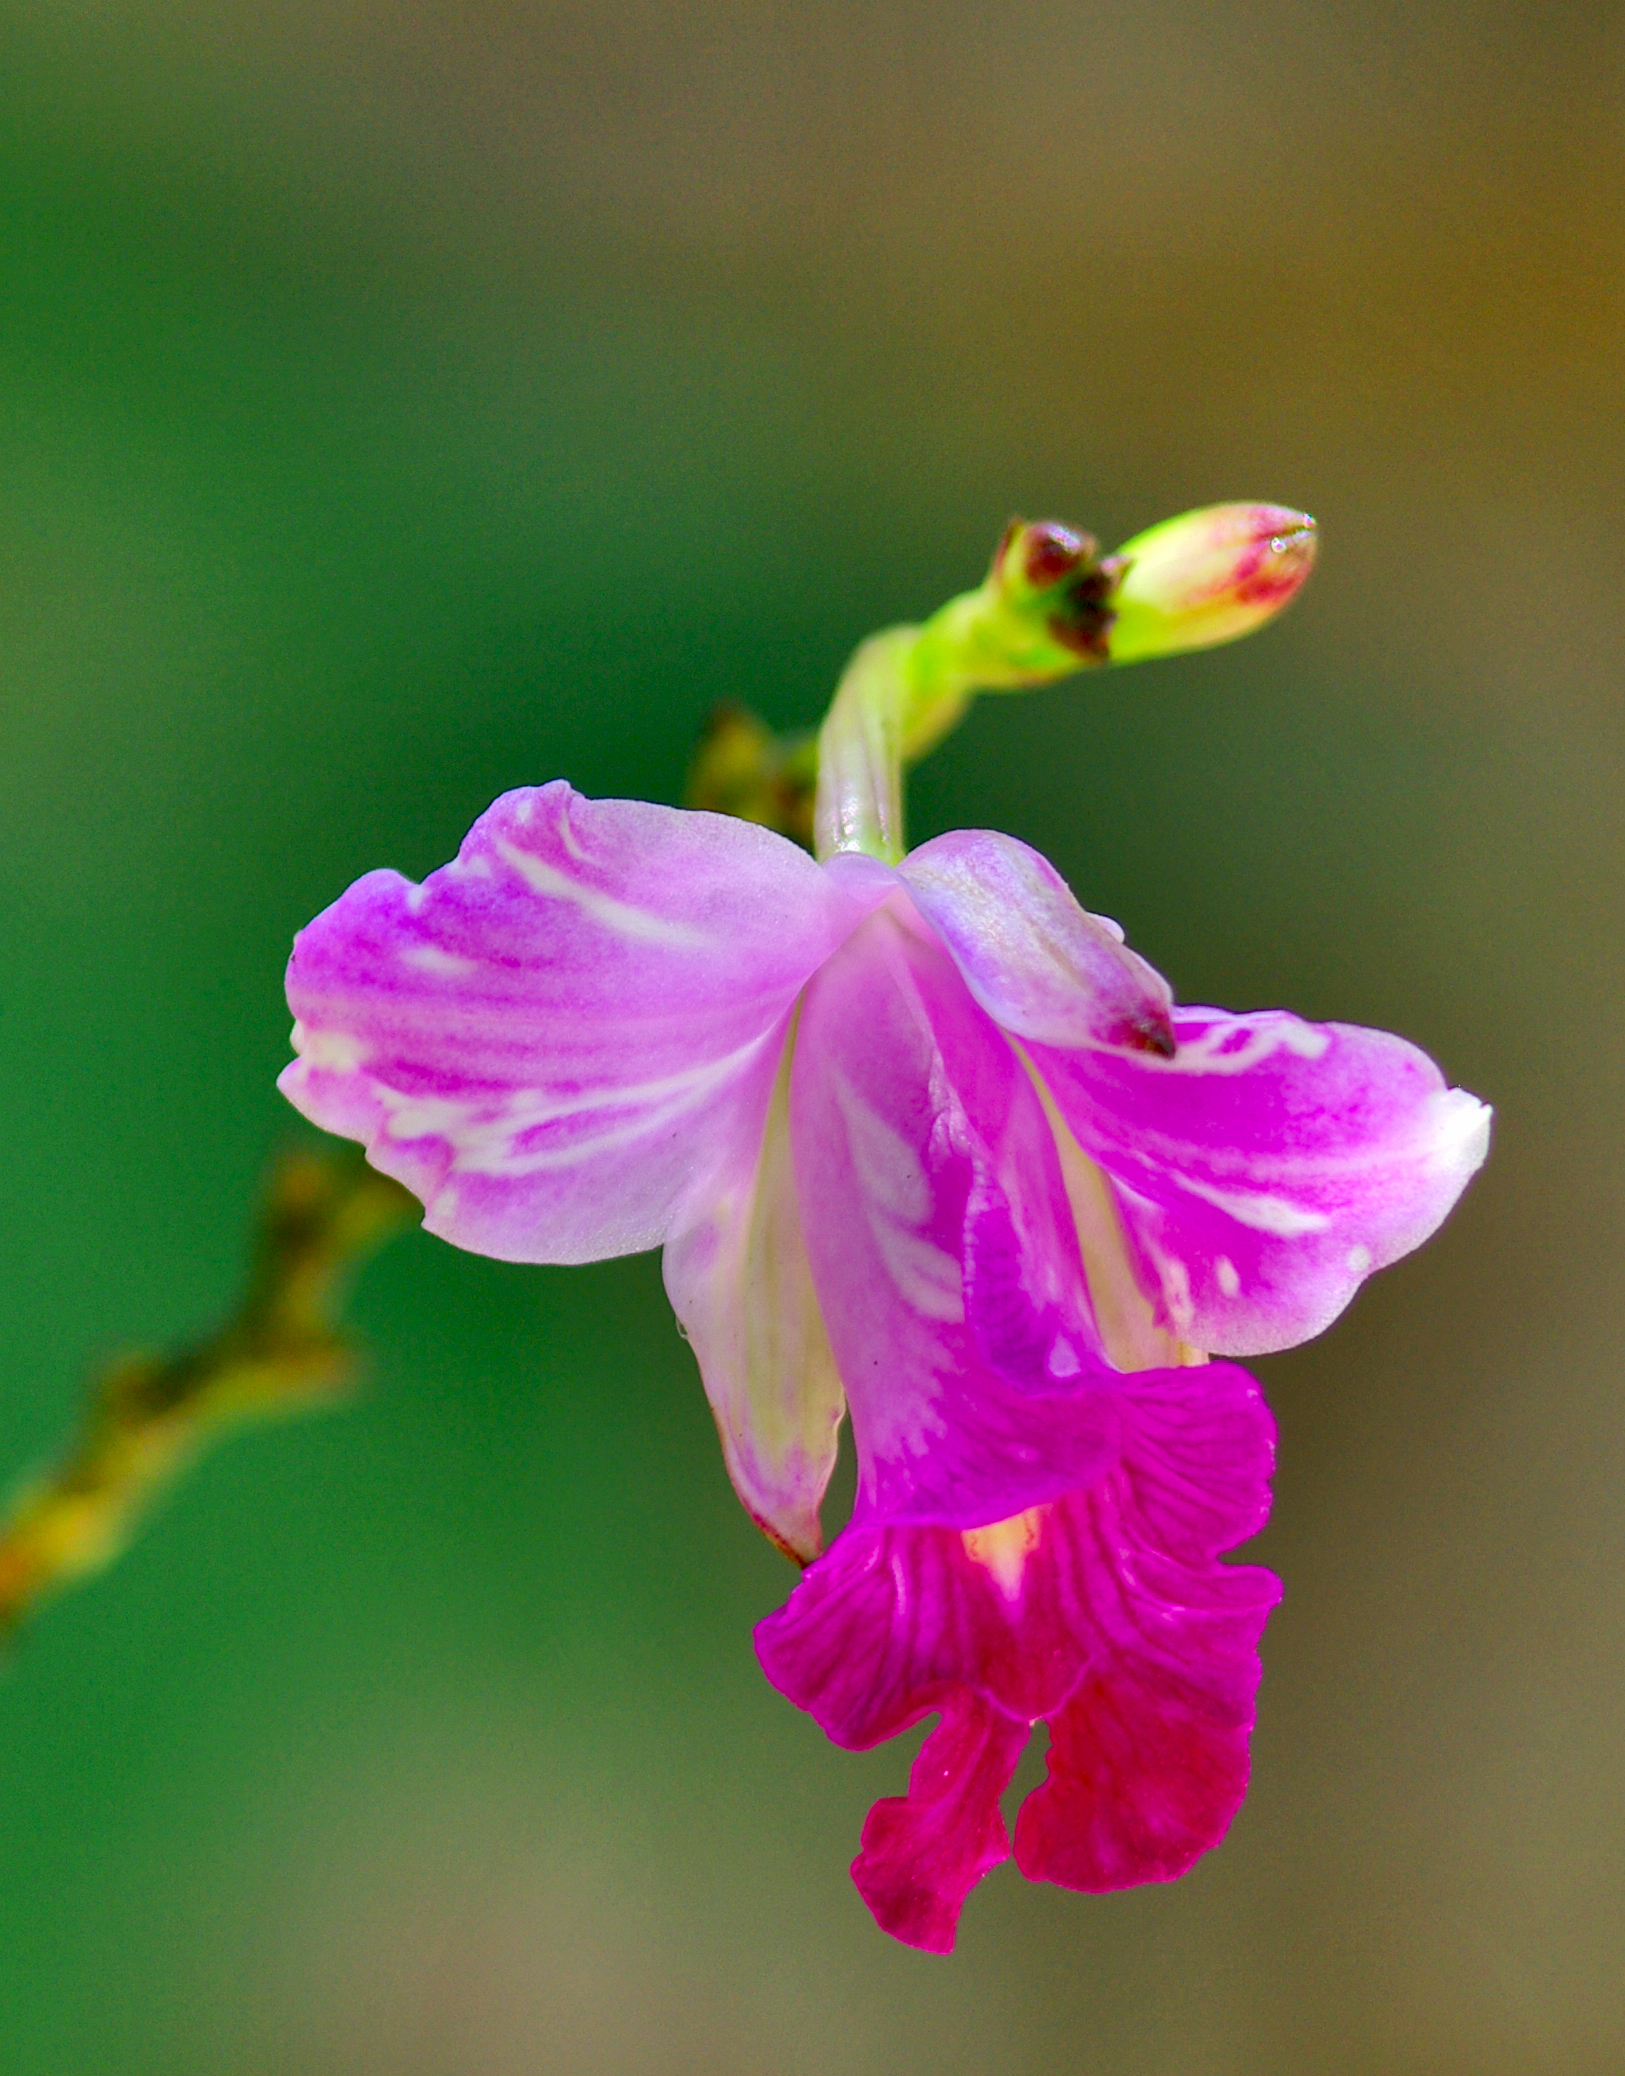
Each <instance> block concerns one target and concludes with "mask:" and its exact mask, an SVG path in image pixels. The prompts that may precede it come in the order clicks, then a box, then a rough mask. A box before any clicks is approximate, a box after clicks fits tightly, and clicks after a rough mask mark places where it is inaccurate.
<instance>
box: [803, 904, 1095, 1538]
mask: <svg viewBox="0 0 1625 2076" xmlns="http://www.w3.org/2000/svg"><path fill="white" fill-rule="evenodd" d="M790 1130H791V1145H792V1149H793V1153H794V1160H795V1171H796V1182H797V1190H798V1194H799V1197H800V1203H801V1219H802V1225H803V1228H804V1231H805V1234H806V1240H807V1249H808V1254H809V1257H810V1259H811V1262H812V1269H813V1280H814V1284H815V1286H816V1288H817V1291H818V1297H819V1303H820V1307H821V1309H822V1312H823V1317H824V1322H825V1325H826V1327H827V1329H828V1332H829V1337H830V1343H831V1346H832V1347H833V1349H834V1351H835V1359H836V1363H837V1366H838V1367H839V1369H840V1373H841V1376H842V1379H843V1381H844V1383H845V1385H846V1390H847V1397H848V1400H849V1402H850V1405H851V1408H852V1418H853V1431H854V1435H855V1438H856V1442H857V1448H858V1499H857V1517H858V1518H859V1519H864V1518H868V1517H869V1516H871V1515H873V1516H881V1517H884V1518H885V1519H887V1520H890V1521H900V1520H909V1519H918V1520H929V1521H958V1522H961V1523H962V1524H963V1525H965V1526H967V1527H969V1526H973V1525H975V1523H977V1522H979V1521H988V1520H997V1519H999V1518H1001V1517H1002V1516H1003V1515H1005V1514H1008V1513H1011V1512H1013V1511H1015V1509H1016V1508H1017V1507H1018V1506H1025V1505H1029V1504H1031V1503H1032V1502H1033V1501H1034V1500H1036V1499H1042V1498H1047V1497H1050V1496H1053V1495H1057V1494H1059V1493H1061V1492H1064V1491H1067V1490H1069V1489H1070V1488H1071V1487H1073V1486H1074V1485H1076V1484H1078V1483H1079V1482H1081V1481H1083V1480H1085V1479H1087V1478H1088V1477H1090V1476H1091V1475H1093V1473H1094V1471H1095V1469H1096V1468H1097V1467H1098V1466H1099V1465H1100V1464H1101V1463H1102V1462H1104V1461H1106V1460H1108V1459H1109V1457H1110V1456H1111V1454H1112V1453H1113V1452H1114V1450H1115V1447H1116V1437H1115V1433H1114V1431H1113V1425H1112V1416H1111V1411H1110V1407H1109V1406H1108V1405H1107V1404H1106V1403H1105V1402H1104V1401H1097V1400H1092V1401H1091V1402H1090V1404H1089V1407H1088V1410H1087V1414H1086V1416H1085V1417H1081V1418H1080V1417H1079V1414H1078V1412H1077V1410H1076V1409H1075V1407H1073V1406H1072V1405H1071V1404H1070V1403H1069V1402H1068V1400H1067V1399H1066V1397H1065V1389H1066V1387H1067V1386H1068V1385H1069V1384H1070V1383H1071V1382H1072V1381H1073V1380H1075V1379H1076V1378H1077V1377H1078V1376H1080V1375H1081V1374H1082V1373H1083V1371H1084V1369H1085V1367H1086V1365H1087V1364H1088V1363H1089V1362H1090V1361H1091V1360H1092V1359H1094V1358H1095V1355H1096V1351H1097V1350H1098V1337H1097V1335H1096V1331H1095V1326H1094V1321H1093V1318H1092V1315H1091V1313H1090V1309H1089V1299H1088V1290H1087V1285H1086V1282H1085V1279H1084V1274H1083V1266H1082V1261H1081V1258H1080V1255H1079V1250H1078V1242H1077V1235H1076V1230H1075V1227H1074V1224H1073V1220H1072V1214H1071V1209H1070V1206H1069V1204H1068V1201H1067V1197H1066V1191H1065V1187H1064V1184H1063V1181H1062V1177H1061V1171H1060V1163H1059V1160H1058V1157H1057V1154H1056V1150H1055V1141H1054V1136H1053V1134H1052V1132H1051V1130H1050V1127H1049V1124H1048V1121H1047V1119H1046V1118H1045V1115H1044V1111H1043V1106H1042V1104H1041V1103H1040V1102H1039V1099H1038V1096H1037V1093H1036V1091H1035V1090H1034V1088H1033V1085H1032V1082H1031V1080H1030V1078H1029V1076H1028V1075H1027V1073H1026V1072H1025V1070H1024V1069H1023V1068H1022V1066H1021V1063H1020V1062H1019V1060H1018V1059H1017V1058H1016V1056H1015V1054H1014V1052H1013V1051H1012V1049H1011V1047H1010V1045H1009V1043H1008V1041H1007V1040H1006V1039H1005V1038H1004V1037H1003V1036H1002V1035H1001V1034H1000V1032H999V1031H998V1029H997V1027H996V1026H995V1025H994V1024H993V1023H992V1022H991V1021H990V1020H989V1018H988V1017H987V1016H986V1015H985V1014H984V1013H983V1012H982V1010H980V1009H979V1008H978V1007H977V1005H976V1004H975V1002H974V1001H973V1000H972V999H971V997H970V994H969V992H968V990H967V989H966V987H965V983H964V982H963V981H962V980H961V979H960V977H959V974H958V972H957V971H956V969H955V967H954V964H953V962H952V960H950V959H949V958H948V956H947V954H946V953H945V952H944V951H943V949H942V947H941V945H940V944H939V943H938V941H937V940H936V938H935V937H934V936H933V935H932V934H931V933H930V932H929V931H928V930H927V929H925V927H924V926H923V924H922V923H921V922H920V920H919V917H918V915H917V914H916V913H915V911H914V910H913V909H912V907H911V906H910V905H909V903H908V900H907V897H906V896H904V895H902V894H894V895H893V897H892V901H891V903H890V904H889V905H888V906H887V907H886V908H884V909H882V910H881V911H880V912H878V913H877V914H876V915H874V916H872V917H871V918H870V919H869V920H868V921H867V922H866V923H865V924H863V926H862V927H861V928H860V929H859V930H858V931H856V932H855V933H854V935H853V936H852V937H851V938H850V939H849V940H848V942H847V943H846V944H845V945H843V947H842V948H841V950H840V951H839V952H837V953H836V954H835V956H834V957H833V958H831V959H830V960H829V962H828V963H827V964H826V965H825V966H824V967H823V968H821V969H820V971H819V972H818V973H817V975H815V977H814V979H813V980H812V982H811V983H810V984H809V986H808V988H807V992H806V996H805V998H804V1001H803V1005H802V1010H801V1020H800V1026H799V1029H798V1033H797V1038H796V1049H795V1060H794V1066H793V1069H792V1076H791V1085H790Z"/></svg>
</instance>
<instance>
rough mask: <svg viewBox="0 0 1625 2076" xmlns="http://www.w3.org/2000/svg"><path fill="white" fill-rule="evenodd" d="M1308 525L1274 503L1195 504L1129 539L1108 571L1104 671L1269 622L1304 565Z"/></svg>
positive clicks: (1311, 540) (1308, 556)
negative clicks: (1108, 665) (1111, 580)
mask: <svg viewBox="0 0 1625 2076" xmlns="http://www.w3.org/2000/svg"><path fill="white" fill-rule="evenodd" d="M1314 561H1315V522H1314V520H1313V519H1311V518H1310V517H1309V514H1308V513H1307V512H1292V511H1288V510H1287V509H1286V507H1285V506H1284V505H1204V506H1203V507H1202V508H1201V509H1200V510H1199V511H1195V512H1182V513H1181V514H1180V516H1179V517H1178V518H1177V519H1165V520H1163V522H1162V524H1161V525H1160V526H1153V527H1151V528H1150V529H1149V530H1148V531H1147V532H1145V533H1141V534H1136V535H1135V537H1134V539H1133V540H1131V541H1128V542H1126V543H1125V544H1124V545H1123V546H1122V547H1121V548H1119V549H1118V551H1117V553H1116V554H1115V555H1113V556H1112V557H1111V558H1110V559H1109V560H1108V561H1107V562H1106V563H1105V564H1104V565H1103V568H1105V569H1107V570H1110V571H1112V572H1114V573H1116V578H1117V580H1116V583H1115V585H1114V587H1113V588H1112V590H1111V592H1110V596H1109V600H1108V604H1109V606H1110V609H1111V611H1112V613H1113V615H1114V618H1113V620H1112V624H1111V631H1110V633H1109V635H1108V636H1107V638H1106V639H1107V646H1108V649H1109V652H1110V656H1111V660H1112V662H1113V663H1134V662H1137V661H1138V660H1139V659H1140V658H1141V657H1144V656H1169V655H1173V654H1174V653H1175V652H1176V651H1178V650H1180V649H1210V648H1212V647H1213V646H1214V644H1215V643H1217V642H1230V641H1234V640H1235V639H1236V637H1237V636H1238V635H1243V634H1251V632H1252V631H1253V629H1254V628H1255V627H1261V626H1262V625H1263V624H1264V622H1265V621H1266V620H1270V619H1273V618H1274V616H1275V615H1276V614H1277V613H1278V612H1279V611H1280V610H1281V608H1282V607H1283V606H1284V605H1285V604H1286V603H1287V601H1288V600H1289V599H1290V598H1291V597H1292V596H1293V594H1294V593H1295V592H1296V591H1297V590H1298V588H1299V586H1300V585H1301V584H1302V583H1303V580H1304V579H1305V577H1307V576H1308V574H1309V572H1310V570H1311V569H1312V568H1313V567H1314Z"/></svg>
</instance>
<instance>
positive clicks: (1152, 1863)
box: [1016, 1667, 1252, 1890]
mask: <svg viewBox="0 0 1625 2076" xmlns="http://www.w3.org/2000/svg"><path fill="white" fill-rule="evenodd" d="M1251 1725H1252V1707H1251V1702H1250V1700H1249V1702H1248V1703H1247V1705H1246V1706H1245V1707H1241V1706H1237V1707H1234V1708H1229V1709H1227V1708H1226V1707H1225V1706H1224V1704H1223V1703H1222V1702H1216V1701H1215V1700H1214V1698H1213V1697H1212V1696H1211V1695H1210V1694H1208V1693H1206V1692H1205V1691H1204V1690H1203V1688H1202V1687H1201V1686H1200V1685H1198V1684H1197V1683H1195V1682H1193V1681H1189V1680H1182V1679H1181V1678H1179V1676H1178V1675H1177V1674H1175V1673H1171V1672H1168V1671H1167V1670H1165V1669H1162V1668H1155V1669H1152V1670H1149V1671H1147V1670H1145V1669H1143V1668H1134V1669H1132V1670H1129V1669H1123V1668H1120V1667H1107V1668H1103V1669H1102V1670H1101V1671H1099V1672H1097V1673H1091V1674H1090V1675H1089V1677H1088V1678H1087V1679H1086V1680H1085V1681H1084V1683H1083V1685H1082V1687H1081V1688H1080V1689H1079V1690H1078V1692H1077V1693H1076V1694H1074V1695H1073V1697H1072V1699H1071V1700H1070V1701H1069V1702H1068V1703H1067V1704H1066V1706H1065V1708H1063V1709H1062V1710H1061V1711H1060V1713H1059V1714H1058V1715H1056V1716H1055V1717H1053V1718H1052V1719H1051V1722H1050V1747H1049V1755H1048V1766H1049V1778H1048V1779H1047V1780H1045V1781H1044V1783H1043V1785H1042V1786H1040V1787H1037V1788H1035V1789H1034V1790H1033V1792H1032V1793H1031V1794H1030V1795H1029V1796H1028V1797H1027V1799H1026V1801H1025V1802H1024V1803H1023V1804H1022V1805H1021V1814H1020V1816H1019V1817H1018V1818H1017V1819H1016V1865H1017V1866H1018V1867H1019V1868H1020V1869H1021V1871H1022V1873H1023V1874H1025V1875H1026V1876H1027V1878H1028V1880H1029V1881H1053V1882H1058V1883H1059V1884H1060V1885H1061V1887H1063V1888H1068V1889H1089V1890H1101V1889H1123V1888H1130V1887H1132V1886H1133V1885H1134V1884H1135V1883H1136V1882H1142V1881H1172V1880H1173V1879H1174V1878H1175V1876H1177V1875H1180V1874H1183V1873H1185V1872H1186V1871H1187V1869H1188V1868H1189V1867H1190V1866H1191V1865H1192V1863H1193V1862H1194V1861H1195V1860H1196V1859H1198V1858H1199V1857H1200V1855H1201V1854H1203V1853H1204V1852H1206V1851H1207V1850H1208V1849H1209V1847H1210V1846H1215V1845H1217V1844H1218V1843H1219V1841H1220V1840H1221V1839H1222V1838H1223V1837H1224V1834H1225V1832H1226V1831H1228V1830H1229V1828H1230V1821H1231V1818H1232V1817H1233V1816H1234V1815H1235V1813H1236V1811H1237V1810H1238V1809H1239V1808H1240V1807H1241V1801H1242V1797H1243V1796H1244V1795H1245V1794H1246V1792H1247V1774H1248V1759H1247V1733H1248V1730H1249V1729H1250V1728H1251Z"/></svg>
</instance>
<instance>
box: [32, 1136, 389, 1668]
mask: <svg viewBox="0 0 1625 2076" xmlns="http://www.w3.org/2000/svg"><path fill="white" fill-rule="evenodd" d="M417 1208H418V1207H417V1204H416V1202H415V1200H414V1199H413V1198H412V1197H411V1196H410V1195H409V1194H408V1193H407V1192H406V1191H405V1190H404V1189H402V1188H401V1187H400V1185H399V1184H398V1183H395V1182H391V1181H390V1180H389V1179H388V1178H387V1177H386V1176H383V1175H379V1174H377V1173H376V1172H375V1171H374V1170H373V1169H371V1168H369V1167H368V1166H367V1165H366V1163H365V1162H364V1160H363V1159H362V1157H361V1154H360V1152H359V1150H358V1149H355V1148H349V1147H344V1148H339V1147H332V1148H327V1147H324V1148H322V1149H320V1150H316V1149H300V1150H298V1151H295V1152H290V1153H287V1154H284V1155H283V1156H282V1158H281V1159H280V1160H279V1161H278V1163H277V1165H276V1167H275V1169H274V1170H273V1172H272V1174H271V1177H270V1180H269V1182H268V1183H267V1185H266V1189H265V1194H264V1197H263V1199H262V1201H261V1204H260V1209H259V1216H258V1219H257V1227H256V1235H255V1245H254V1256H253V1263H252V1267H251V1270H250V1273H249V1278H248V1285H247V1288H246V1290H245V1292H244V1295H243V1299H242V1302H241V1304H240V1305H239V1306H238V1307H237V1310H236V1311H235V1312H234V1313H233V1314H232V1315H231V1316H230V1317H229V1318H228V1319H227V1320H225V1321H224V1323H223V1324H222V1325H221V1326H219V1327H218V1328H217V1329H216V1330H215V1331H214V1332H213V1333H212V1334H209V1335H208V1336H207V1337H206V1338H205V1339H203V1340H201V1341H198V1342H195V1343H193V1344H192V1345H190V1346H188V1347H183V1348H181V1349H179V1350H178V1351H176V1352H175V1353H174V1354H171V1355H167V1356H164V1355H145V1354H142V1355H129V1356H124V1357H121V1358H120V1359H118V1360H117V1361H114V1362H112V1363H110V1364H109V1365H108V1366H107V1367H106V1368H105V1369H104V1370H103V1371H102V1372H101V1373H100V1375H99V1376H97V1377H96V1378H95V1379H94V1380H93V1382H92V1383H91V1385H90V1388H89V1391H88V1394H87V1398H86V1404H85V1409H84V1414H83V1418H82V1421H81V1425H80V1430H79V1433H78V1436H77V1437H76V1439H75V1440H74V1442H73V1444H72V1446H71V1447H70V1448H69V1450H68V1451H67V1453H66V1455H65V1456H64V1457H63V1458H62V1460H61V1461H60V1462H59V1463H58V1464H57V1465H56V1466H55V1467H54V1468H52V1469H50V1470H48V1471H47V1472H45V1473H44V1474H43V1475H42V1476H40V1477H38V1478H36V1479H34V1480H33V1481H31V1482H30V1483H29V1484H28V1485H27V1486H25V1487H24V1488H23V1490H22V1491H20V1492H19V1493H18V1494H17V1496H16V1497H15V1499H14V1500H13V1502H12V1505H11V1507H10V1509H9V1512H8V1513H7V1514H6V1515H5V1516H4V1518H3V1519H0V1635H5V1634H8V1633H9V1632H10V1631H12V1630H14V1629H15V1628H16V1627H17V1625H18V1624H19V1622H20V1621H21V1620H22V1618H23V1616H24V1615H25V1614H26V1613H27V1612H28V1611H29V1610H30V1608H32V1607H33V1606H34V1605H35V1603H36V1602H37V1601H39V1600H40V1599H41V1598H43V1597H44V1596H45V1595H46V1594H48V1593H50V1592H51V1591H53V1590H54V1589H56V1588H58V1587H60V1586H62V1585H65V1584H67V1583H68V1582H70V1581H72V1580H74V1579H77V1578H83V1577H85V1576H86V1575H88V1574H90V1573H92V1572H96V1571H100V1570H101V1569H102V1568H103V1567H104V1566H106V1565H108V1564H110V1563H111V1562H112V1561H113V1559H114V1558H115V1557H117V1555H118V1554H119V1552H120V1551H121V1550H122V1549H123V1548H124V1545H125V1543H126V1542H127V1541H128V1540H129V1537H130V1535H131V1533H132V1532H133V1530H134V1528H135V1526H136V1524H137V1523H138V1521H139V1519H140V1517H141V1515H142V1514H143V1512H144V1511H145V1510H146V1508H147V1507H148V1506H149V1505H150V1504H151V1502H152V1500H153V1498H154V1497H155V1496H156V1494H157V1493H158V1492H159V1491H160V1490H161V1489H162V1488H163V1487H164V1486H165V1485H166V1484H168V1483H169V1481H170V1480H171V1479H172V1478H174V1477H175V1476H176V1475H177V1474H178V1473H179V1472H180V1471H181V1470H182V1469H184V1467H185V1466H186V1464H187V1463H189V1462H190V1461H191V1459H192V1458H193V1456H195V1455H196V1454H197V1452H198V1451H199V1450H200V1449H201V1448H202V1447H204V1446H205V1445H206V1444H207V1443H208V1442H209V1441H211V1440H212V1439H213V1438H214V1437H215V1436H216V1435H218V1434H219V1433H221V1432H222V1431H223V1430H224V1429H226V1428H228V1427H231V1426H234V1425H236V1424H238V1423H240V1422H242V1421H244V1420H248V1419H254V1418H262V1417H265V1416H274V1415H277V1414H280V1413H285V1412H295V1411H299V1410H302V1409H304V1408H307V1407H310V1406H315V1405H323V1404H329V1403H331V1402H332V1401H333V1399H334V1398H335V1397H337V1396H338V1394H339V1393H340V1392H341V1391H342V1390H343V1389H344V1388H345V1387H346V1386H347V1385H348V1384H349V1383H350V1382H351V1381H352V1380H353V1378H354V1376H355V1372H356V1367H357V1357H356V1354H355V1351H354V1349H353V1348H352V1347H351V1345H350V1344H349V1343H348V1342H347V1341H346V1340H345V1338H344V1337H343V1335H342V1334H341V1333H340V1331H339V1328H338V1323H337V1312H338V1309H339V1307H340V1306H341V1304H342V1303H343V1300H344V1297H345V1294H346V1291H347V1288H348V1282H349V1277H350V1274H351V1272H352V1271H353V1270H354V1269H356V1268H357V1267H358V1266H359V1264H360V1263H361V1262H362V1261H363V1260H364V1259H365V1258H366V1256H367V1255H368V1254H370V1253H371V1252H372V1251H373V1249H374V1248H376V1247H378V1246H379V1245H381V1244H382V1242H383V1241H384V1240H385V1239H387V1238H388V1237H389V1235H390V1234H391V1233H393V1232H394V1231H396V1230H397V1228H399V1227H400V1226H401V1225H402V1224H404V1223H405V1222H406V1220H407V1218H408V1217H409V1216H410V1215H411V1214H413V1213H414V1212H415V1211H416V1210H417Z"/></svg>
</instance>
